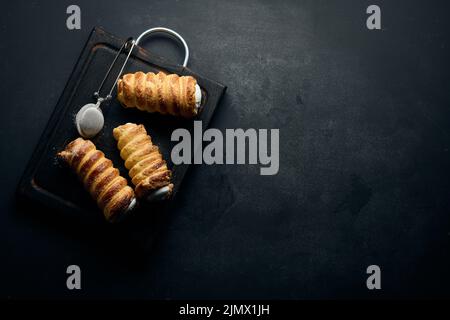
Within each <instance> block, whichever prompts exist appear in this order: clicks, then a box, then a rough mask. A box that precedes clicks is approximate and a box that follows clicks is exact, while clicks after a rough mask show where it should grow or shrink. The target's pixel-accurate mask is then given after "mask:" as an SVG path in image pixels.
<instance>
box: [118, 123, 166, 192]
mask: <svg viewBox="0 0 450 320" xmlns="http://www.w3.org/2000/svg"><path fill="white" fill-rule="evenodd" d="M113 135H114V138H115V139H116V140H117V147H118V149H119V150H120V156H121V158H122V159H123V160H125V167H126V168H127V169H128V170H129V171H128V174H129V176H130V177H131V182H132V183H133V184H134V185H135V190H134V191H135V193H136V196H137V197H138V198H143V197H145V196H146V195H148V194H149V193H150V192H152V191H155V190H157V189H160V188H162V187H165V186H168V187H169V193H168V195H167V196H170V194H171V192H172V189H173V185H172V184H171V183H170V182H171V181H170V180H171V176H172V173H171V171H170V170H169V169H168V167H167V164H166V162H165V161H164V159H163V158H162V155H161V153H160V152H159V148H158V147H157V146H155V145H154V144H153V143H152V140H151V138H150V136H149V135H148V134H147V131H146V130H145V127H144V126H143V125H137V124H134V123H127V124H124V125H121V126H119V127H117V128H115V129H114V130H113Z"/></svg>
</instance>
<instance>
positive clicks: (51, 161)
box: [18, 28, 226, 220]
mask: <svg viewBox="0 0 450 320" xmlns="http://www.w3.org/2000/svg"><path fill="white" fill-rule="evenodd" d="M123 42H124V39H120V38H118V37H116V36H114V35H112V34H109V33H107V32H106V31H104V30H103V29H101V28H94V29H93V31H92V33H91V35H90V37H89V39H88V41H87V43H86V45H85V47H84V49H83V51H82V53H81V55H80V57H79V60H78V62H77V64H76V66H75V68H74V70H73V72H72V75H71V76H70V79H69V81H68V83H67V85H66V87H65V89H64V92H63V93H62V95H61V97H60V99H59V101H58V104H57V106H56V107H55V110H54V112H53V114H52V116H51V118H50V120H49V122H48V124H47V127H46V129H45V131H44V133H43V135H42V137H41V139H40V141H39V143H38V146H37V148H36V150H35V152H34V154H33V156H32V158H31V159H30V161H29V163H28V166H27V168H26V170H25V173H24V175H23V177H22V180H21V182H20V184H19V189H18V191H19V193H20V194H21V195H25V196H27V197H28V198H31V199H33V200H36V201H39V202H41V203H43V204H45V205H47V206H49V207H52V208H54V209H57V210H59V211H61V212H64V213H66V214H75V215H84V216H86V219H96V220H99V219H103V217H102V214H101V211H100V210H99V209H98V208H97V207H96V204H95V202H94V201H93V200H92V199H91V198H90V196H89V194H88V193H87V192H86V191H85V190H84V189H83V187H82V185H81V184H80V182H79V181H78V180H77V179H76V177H75V175H74V174H73V173H72V172H71V171H70V170H68V168H66V167H64V166H63V165H61V164H60V163H59V162H58V161H57V159H56V153H57V152H58V151H60V150H62V149H63V148H64V147H65V146H66V144H67V143H68V142H70V141H71V140H73V139H75V138H77V137H78V136H79V135H78V132H77V130H76V127H75V125H74V119H75V115H76V113H77V112H78V110H79V109H80V108H81V107H82V106H83V105H85V104H86V103H89V102H93V101H94V100H93V92H94V91H96V90H97V88H98V86H99V84H100V82H101V80H102V78H103V77H104V75H105V74H106V71H107V69H108V67H109V65H110V64H111V62H112V61H113V59H114V57H115V55H116V54H117V52H118V50H119V48H120V46H121V45H122V44H123ZM124 60H125V54H122V56H121V57H120V58H119V59H118V62H117V63H116V64H115V67H114V69H113V70H112V72H111V74H110V77H109V79H108V81H107V82H106V83H105V86H104V88H105V90H109V88H110V87H111V85H112V83H113V82H114V80H115V76H116V75H117V73H118V71H119V69H120V67H121V65H122V62H123V61H124ZM135 71H143V72H149V71H152V72H158V71H164V72H166V73H177V74H179V75H192V76H193V77H195V78H196V79H197V82H198V84H199V86H200V87H201V89H202V93H203V99H202V111H201V113H200V114H199V115H198V116H197V117H196V118H195V119H181V118H177V117H172V116H166V115H160V114H150V113H146V112H142V111H139V110H137V109H135V108H132V109H125V108H123V107H122V106H120V103H119V102H118V101H117V99H116V98H115V96H114V98H113V99H112V100H111V101H110V102H109V103H108V104H107V105H105V106H102V110H103V114H104V116H105V126H104V128H103V130H102V132H101V133H100V134H99V135H97V136H96V137H94V138H93V139H91V140H92V141H93V142H94V143H95V145H96V146H97V148H98V149H100V150H101V151H103V152H104V153H105V156H106V157H107V158H109V159H111V160H112V161H113V163H114V166H115V167H117V168H118V169H119V170H120V172H121V174H122V176H123V177H126V178H127V179H128V181H129V183H130V185H131V182H130V179H129V177H128V174H127V170H126V169H125V168H124V165H123V160H122V159H121V158H120V156H119V152H118V150H117V147H116V141H115V139H114V138H113V135H112V130H113V128H115V127H116V126H118V125H121V124H124V123H127V122H133V123H137V124H143V125H144V126H145V128H146V129H147V132H148V133H149V134H150V136H151V137H152V140H153V143H155V144H156V145H158V146H159V148H160V150H161V152H162V154H163V157H164V159H165V160H166V161H167V163H168V165H169V167H170V168H171V170H172V172H173V184H174V196H173V197H172V199H171V200H170V201H174V199H176V193H177V191H178V190H179V188H180V185H181V182H182V180H183V177H184V176H185V173H186V171H187V169H188V167H189V165H186V164H183V165H176V166H174V165H173V164H172V163H171V161H170V152H171V149H172V147H173V145H174V144H175V142H172V141H171V139H170V137H171V134H172V132H173V130H175V129H176V128H186V129H187V130H189V131H191V132H192V131H193V121H194V120H201V121H202V124H203V128H206V127H207V126H208V124H209V122H210V120H211V117H212V116H213V113H214V110H215V109H216V107H217V105H218V103H219V101H220V99H221V97H222V95H223V93H224V91H225V89H226V87H225V86H223V85H221V84H219V83H217V82H215V81H212V80H209V79H207V78H205V77H203V76H200V75H198V74H196V73H195V72H193V71H192V70H189V69H188V68H186V67H183V66H180V65H174V64H171V63H169V62H167V61H166V60H164V59H163V58H161V57H157V56H154V55H153V54H151V53H149V52H148V51H146V50H144V49H142V48H140V47H137V48H135V49H134V51H133V54H132V55H131V57H130V60H129V61H128V63H127V66H126V67H125V70H124V73H127V72H135ZM114 94H115V92H114ZM165 207H166V205H165V204H163V205H161V204H154V205H148V204H144V205H141V206H140V208H139V209H138V210H136V212H134V215H141V214H155V212H158V211H161V210H163V208H165Z"/></svg>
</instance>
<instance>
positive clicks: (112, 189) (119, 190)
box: [58, 138, 134, 221]
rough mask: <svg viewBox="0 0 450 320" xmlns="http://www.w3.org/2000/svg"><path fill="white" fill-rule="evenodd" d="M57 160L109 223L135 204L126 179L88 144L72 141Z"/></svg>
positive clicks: (131, 190)
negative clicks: (65, 164)
mask: <svg viewBox="0 0 450 320" xmlns="http://www.w3.org/2000/svg"><path fill="white" fill-rule="evenodd" d="M58 157H59V158H60V159H62V160H64V161H65V162H66V163H67V164H68V165H69V166H70V167H71V168H72V170H74V171H75V173H76V174H77V176H78V178H79V179H80V181H81V182H82V183H83V185H84V187H85V188H86V190H88V191H89V193H90V194H91V196H92V198H94V200H95V201H96V202H97V205H98V206H99V208H100V209H102V211H103V214H104V215H105V218H106V219H107V220H108V221H113V220H115V218H117V216H118V215H120V214H122V213H125V212H126V211H127V209H128V208H129V207H130V204H131V203H132V201H134V191H133V189H132V188H130V187H129V186H128V185H127V180H126V179H125V178H123V177H122V176H120V173H119V170H117V169H116V168H114V167H113V164H112V162H111V160H109V159H107V158H105V155H104V154H103V152H101V151H100V150H97V149H96V147H95V145H94V144H93V143H92V142H91V141H89V140H84V139H82V138H78V139H75V140H74V141H72V142H70V143H69V144H68V145H67V146H66V148H65V150H64V151H61V152H60V153H58Z"/></svg>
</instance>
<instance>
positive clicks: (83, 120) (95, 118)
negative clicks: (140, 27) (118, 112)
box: [75, 27, 189, 138]
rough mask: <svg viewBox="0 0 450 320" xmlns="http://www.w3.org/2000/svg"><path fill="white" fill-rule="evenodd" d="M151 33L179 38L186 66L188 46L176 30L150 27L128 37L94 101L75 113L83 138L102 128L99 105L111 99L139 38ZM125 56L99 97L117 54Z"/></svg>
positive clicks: (108, 73)
mask: <svg viewBox="0 0 450 320" xmlns="http://www.w3.org/2000/svg"><path fill="white" fill-rule="evenodd" d="M153 33H163V34H167V35H170V36H173V37H175V39H177V40H179V41H180V42H181V43H182V45H183V47H184V50H185V56H184V61H183V67H186V66H187V63H188V60H189V48H188V46H187V43H186V41H184V39H183V37H182V36H180V35H179V34H178V33H177V32H175V31H173V30H171V29H167V28H163V27H157V28H151V29H148V30H146V31H144V32H143V33H142V34H141V35H140V36H139V37H138V38H137V39H136V40H134V39H133V38H131V37H130V38H128V39H127V40H126V41H125V42H124V43H123V45H122V46H121V47H120V49H119V51H118V52H117V54H116V56H115V57H114V60H113V61H112V63H111V65H110V66H109V68H108V71H107V72H106V74H105V76H104V78H103V80H102V82H101V83H100V86H99V88H98V89H97V91H95V92H94V98H95V99H96V103H88V104H86V105H84V106H83V107H82V108H81V109H80V110H79V111H78V113H77V115H76V117H75V124H76V127H77V130H78V133H79V134H80V135H81V136H82V137H83V138H92V137H94V136H96V135H97V134H98V133H99V132H100V131H101V130H102V128H103V125H104V123H105V119H104V116H103V112H102V110H101V108H100V106H101V105H102V103H104V102H107V101H109V100H111V98H112V93H113V91H114V88H115V87H116V85H117V82H118V81H119V79H120V77H121V76H122V72H123V70H124V68H125V65H126V64H127V62H128V59H129V58H130V55H131V53H132V52H133V49H134V47H135V46H137V45H138V44H139V43H140V42H141V40H142V39H143V38H144V37H146V36H148V35H150V34H153ZM127 51H128V54H127V57H126V59H125V61H124V63H123V64H122V67H121V68H120V71H119V73H118V75H117V77H116V80H115V81H114V84H113V85H112V87H111V89H110V90H109V93H108V94H107V95H106V96H104V97H101V96H100V91H101V90H102V89H103V86H104V84H105V82H106V80H107V79H108V78H109V75H110V73H111V71H112V69H113V67H114V65H115V64H116V61H117V59H118V58H119V56H120V55H121V54H122V53H124V52H127Z"/></svg>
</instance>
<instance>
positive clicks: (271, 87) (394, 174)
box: [0, 0, 450, 299]
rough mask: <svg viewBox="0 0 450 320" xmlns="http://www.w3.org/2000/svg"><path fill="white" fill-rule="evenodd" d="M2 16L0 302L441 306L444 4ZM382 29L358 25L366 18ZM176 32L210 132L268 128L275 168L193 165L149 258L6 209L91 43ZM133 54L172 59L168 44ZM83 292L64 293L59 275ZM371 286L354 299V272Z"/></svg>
mask: <svg viewBox="0 0 450 320" xmlns="http://www.w3.org/2000/svg"><path fill="white" fill-rule="evenodd" d="M70 4H72V2H69V1H58V2H53V1H47V2H46V3H41V2H37V1H33V2H32V1H23V2H22V1H16V2H10V3H8V4H2V10H3V11H2V19H1V20H0V39H1V42H0V52H1V53H0V54H1V59H0V70H1V73H0V77H1V85H0V90H1V91H0V96H1V97H2V102H1V105H2V107H1V115H0V123H1V124H0V139H1V140H0V147H1V149H2V151H1V153H0V155H1V158H0V164H1V166H0V168H1V172H2V179H1V191H2V192H1V193H0V213H1V214H0V244H1V247H0V295H1V296H2V297H13V298H17V297H65V298H70V297H76V298H79V297H84V298H86V297H89V298H95V297H99V298H108V297H120V298H122V297H127V298H153V299H177V298H190V299H196V298H255V299H257V298H285V299H296V298H346V297H356V298H358V297H364V298H371V297H377V298H378V297H386V298H388V297H431V296H433V297H443V296H449V293H450V292H449V289H448V288H449V285H450V276H449V274H448V270H449V268H450V259H449V252H450V251H449V250H450V218H449V213H450V212H449V211H450V210H449V209H450V196H449V195H450V180H449V175H450V153H449V146H450V134H449V122H450V108H449V105H450V98H449V92H450V90H449V89H450V77H449V73H448V72H449V60H448V56H449V53H450V52H449V50H450V48H449V36H448V35H449V34H448V33H449V32H448V30H450V29H449V24H450V22H449V21H448V19H447V16H448V10H449V9H450V8H449V6H448V4H447V2H445V1H433V2H427V1H423V0H422V1H377V2H376V3H372V1H370V2H369V1H356V0H355V1H350V0H346V1H313V0H311V1H283V2H280V3H279V2H275V1H226V2H225V1H223V2H210V1H189V2H188V1H158V2H155V1H121V2H119V1H114V2H112V1H108V2H107V1H96V2H95V3H94V2H93V1H77V3H76V4H78V5H79V6H80V7H81V11H82V29H81V30H79V31H69V30H67V28H66V25H65V20H66V17H67V15H66V13H65V12H66V8H67V6H68V5H70ZM370 4H377V5H379V6H380V7H381V10H382V28H383V29H382V30H380V31H369V30H367V28H366V25H365V21H366V17H367V15H366V13H365V11H366V8H367V6H368V5H370ZM94 26H102V27H104V28H105V29H106V30H108V31H110V32H112V33H114V34H117V35H118V36H122V37H128V36H136V35H138V34H139V33H140V32H142V31H143V30H145V29H146V28H149V27H153V26H166V27H169V28H173V29H175V30H177V31H179V32H180V33H181V34H182V35H183V36H184V37H185V39H186V41H187V42H188V44H189V45H190V48H191V60H190V63H189V66H190V68H191V69H192V70H194V71H196V72H198V73H200V74H204V75H205V76H207V77H209V78H211V79H215V80H217V81H219V82H221V83H224V84H226V85H227V86H228V89H227V93H226V94H225V97H224V99H223V100H222V103H221V105H220V106H219V108H218V109H217V113H216V114H215V116H214V118H213V121H212V123H211V126H212V127H215V128H219V129H225V128H244V129H245V128H279V129H280V171H279V173H278V175H276V176H272V177H270V176H269V177H268V176H260V175H259V166H250V165H232V166H225V165H223V166H206V165H199V166H194V167H192V168H191V170H190V171H189V173H188V175H187V176H186V179H185V181H184V182H183V187H182V189H181V190H180V193H179V195H178V199H177V203H176V205H175V206H174V208H173V210H172V212H171V213H170V215H168V216H167V217H166V218H165V220H164V225H163V228H162V231H161V233H160V234H159V236H158V238H157V240H156V243H155V244H154V246H153V247H152V248H151V250H141V249H140V248H139V246H131V245H130V243H128V242H121V239H117V238H116V237H115V235H116V234H114V233H112V232H110V231H109V230H105V229H103V228H96V227H90V226H86V225H84V224H83V223H82V222H79V221H71V220H67V219H62V218H60V217H58V215H57V213H54V214H50V215H49V214H47V213H45V214H44V213H43V212H42V210H46V209H45V208H42V207H39V206H35V205H32V206H31V205H29V204H24V203H18V201H16V200H15V189H16V186H17V183H18V181H19V178H20V176H21V174H22V172H23V170H24V168H25V166H26V163H27V161H28V159H29V157H30V155H31V153H32V151H33V149H34V147H35V145H36V143H37V141H38V139H39V135H40V134H41V132H42V130H43V128H44V127H45V124H46V122H47V120H48V119H49V116H50V113H51V111H52V110H53V107H54V106H55V104H56V102H57V100H58V97H59V95H60V94H61V92H62V90H63V88H64V85H65V83H66V81H67V79H68V77H69V75H70V72H71V70H72V68H73V66H74V64H75V62H76V59H77V57H78V55H79V54H80V52H81V50H82V46H83V44H84V43H85V41H86V39H87V37H88V35H89V32H90V31H91V29H92V27H94ZM144 46H146V47H147V48H149V50H152V51H153V52H156V53H158V54H160V55H162V56H165V57H167V58H170V59H172V60H173V61H181V60H182V52H181V51H180V50H179V49H178V47H177V46H176V45H174V44H172V42H170V41H168V40H164V39H156V40H152V41H149V42H148V43H146V44H145V45H144ZM70 264H77V265H79V266H80V267H81V270H82V290H80V291H76V292H74V291H69V290H67V289H66V276H67V275H66V273H65V272H66V267H67V266H68V265H70ZM371 264H377V265H379V266H380V267H381V271H382V289H381V290H379V291H375V292H374V291H369V290H367V288H366V278H367V275H366V273H365V271H366V268H367V266H369V265H371Z"/></svg>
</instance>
